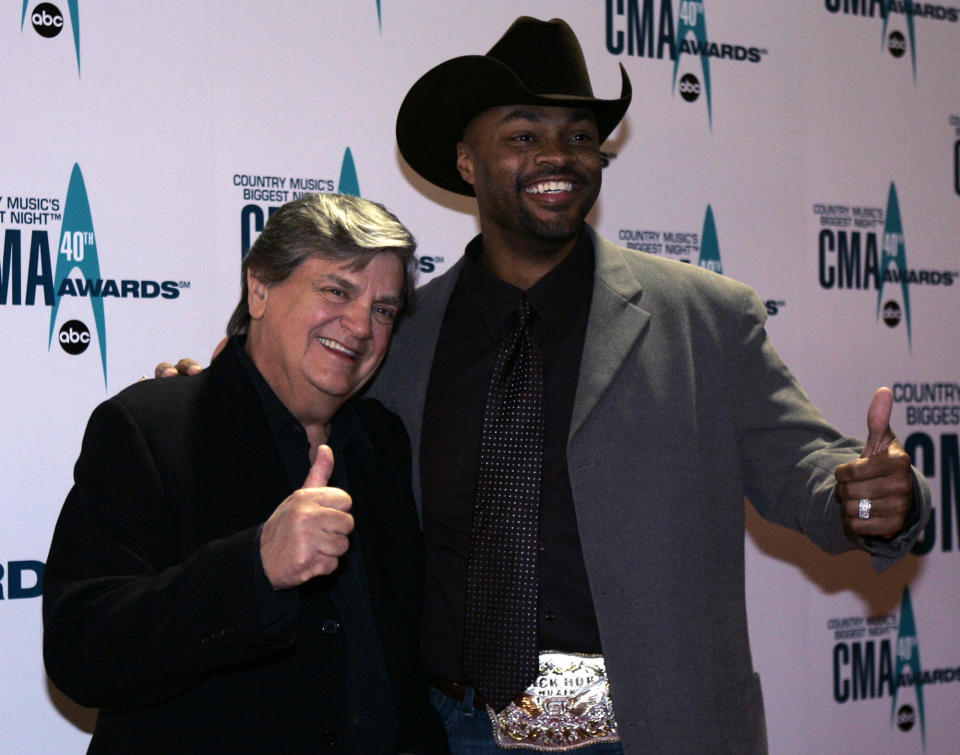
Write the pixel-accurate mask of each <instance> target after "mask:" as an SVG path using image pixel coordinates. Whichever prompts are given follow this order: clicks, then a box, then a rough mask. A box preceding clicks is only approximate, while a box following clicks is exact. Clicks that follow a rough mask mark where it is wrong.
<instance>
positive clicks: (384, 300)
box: [377, 294, 402, 307]
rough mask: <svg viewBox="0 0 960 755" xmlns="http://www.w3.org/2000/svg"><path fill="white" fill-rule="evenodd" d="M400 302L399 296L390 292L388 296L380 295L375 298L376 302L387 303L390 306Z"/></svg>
mask: <svg viewBox="0 0 960 755" xmlns="http://www.w3.org/2000/svg"><path fill="white" fill-rule="evenodd" d="M401 302H402V299H401V298H400V297H399V296H394V295H393V294H390V295H389V296H381V297H380V298H379V299H377V303H378V304H389V305H390V306H391V307H399V306H400V304H401Z"/></svg>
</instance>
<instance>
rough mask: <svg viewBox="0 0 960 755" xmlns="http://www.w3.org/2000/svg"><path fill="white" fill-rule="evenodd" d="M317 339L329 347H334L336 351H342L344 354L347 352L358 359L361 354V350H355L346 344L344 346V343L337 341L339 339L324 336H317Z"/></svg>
mask: <svg viewBox="0 0 960 755" xmlns="http://www.w3.org/2000/svg"><path fill="white" fill-rule="evenodd" d="M317 340H318V341H319V342H320V343H322V344H323V345H324V346H326V347H327V348H328V349H333V350H334V351H341V352H343V353H344V354H346V355H347V356H350V357H353V358H354V359H356V358H357V357H359V356H360V352H359V351H354V350H353V349H348V348H347V347H346V346H344V345H343V344H342V343H339V342H337V341H334V340H331V339H329V338H324V337H323V336H317Z"/></svg>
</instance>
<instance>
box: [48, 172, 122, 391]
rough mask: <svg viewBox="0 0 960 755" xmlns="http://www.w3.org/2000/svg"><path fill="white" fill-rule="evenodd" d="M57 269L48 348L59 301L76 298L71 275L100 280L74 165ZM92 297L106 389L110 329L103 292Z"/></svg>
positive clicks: (94, 243)
mask: <svg viewBox="0 0 960 755" xmlns="http://www.w3.org/2000/svg"><path fill="white" fill-rule="evenodd" d="M57 248H58V251H57V267H56V272H55V274H54V283H53V290H54V298H53V307H52V308H51V310H50V333H49V336H48V339H47V349H48V350H49V349H50V346H51V345H52V344H53V329H54V324H55V323H56V319H57V311H58V310H59V308H60V299H61V297H62V296H63V295H64V294H65V293H71V294H73V295H76V291H75V290H74V282H73V281H72V280H71V279H70V274H71V273H72V272H73V271H74V270H79V271H80V274H81V275H82V276H83V281H85V282H86V285H87V286H91V285H93V282H94V281H97V282H100V281H102V279H101V277H100V259H99V257H98V255H97V240H96V236H95V235H94V232H93V217H92V216H91V214H90V203H89V202H88V201H87V189H86V186H85V185H84V183H83V173H81V172H80V166H79V165H78V164H76V163H74V166H73V172H72V173H71V174H70V186H69V187H68V188H67V200H66V202H65V203H64V206H63V223H62V225H61V226H60V244H59V246H58V247H57ZM87 293H89V294H90V306H91V307H92V308H93V321H94V324H95V327H96V331H97V340H98V341H99V342H100V362H101V364H102V365H103V386H104V388H106V387H107V329H106V323H105V321H104V316H103V299H102V298H101V296H99V295H98V294H99V293H101V292H100V291H91V292H85V293H84V294H83V295H87Z"/></svg>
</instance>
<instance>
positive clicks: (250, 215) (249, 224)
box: [233, 147, 443, 273]
mask: <svg viewBox="0 0 960 755" xmlns="http://www.w3.org/2000/svg"><path fill="white" fill-rule="evenodd" d="M233 185H234V186H235V187H238V188H240V190H241V196H242V197H243V201H244V202H246V203H247V204H244V205H243V207H242V208H241V210H240V257H241V259H242V258H243V257H244V256H245V255H246V253H247V252H248V251H250V247H251V246H253V243H254V242H255V241H256V239H257V236H258V235H259V233H260V231H262V230H263V227H264V225H266V222H267V219H268V218H269V217H270V216H271V215H273V213H275V212H276V211H277V210H279V209H280V206H281V205H282V204H284V203H285V202H290V201H293V200H294V199H300V198H301V197H303V196H304V195H305V194H310V193H315V192H332V191H333V190H334V181H333V179H332V178H302V177H297V176H279V175H261V174H250V173H234V174H233ZM336 191H337V193H338V194H350V195H352V196H355V197H359V196H361V195H360V180H359V179H358V178H357V166H356V164H355V163H354V160H353V152H351V151H350V147H347V148H346V150H345V151H344V153H343V161H342V162H341V164H340V178H339V179H338V180H337V181H336ZM257 202H261V203H263V202H267V203H269V204H267V206H266V208H264V207H263V206H261V205H260V204H256V203H257ZM419 260H420V272H422V273H433V272H434V271H436V269H437V265H439V264H441V263H442V262H443V257H426V256H421V257H419Z"/></svg>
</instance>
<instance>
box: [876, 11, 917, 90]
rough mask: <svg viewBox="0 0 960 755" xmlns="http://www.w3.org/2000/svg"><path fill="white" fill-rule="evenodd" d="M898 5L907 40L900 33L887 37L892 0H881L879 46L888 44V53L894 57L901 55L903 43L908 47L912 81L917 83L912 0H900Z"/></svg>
mask: <svg viewBox="0 0 960 755" xmlns="http://www.w3.org/2000/svg"><path fill="white" fill-rule="evenodd" d="M898 5H900V6H902V9H903V11H902V12H903V14H904V16H905V17H906V21H907V40H906V41H904V40H903V35H902V34H897V33H895V34H896V36H894V34H891V35H890V39H889V40H888V39H887V25H888V24H889V22H890V11H891V8H892V6H893V0H883V30H882V31H881V32H880V46H881V47H884V46H888V47H889V48H890V53H891V54H892V55H893V56H894V57H900V56H901V55H903V47H902V45H903V44H906V45H907V46H908V47H909V48H910V63H911V64H912V66H913V83H914V84H916V83H917V43H916V35H915V34H914V33H913V0H901V1H900V2H898ZM898 53H899V54H898Z"/></svg>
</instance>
